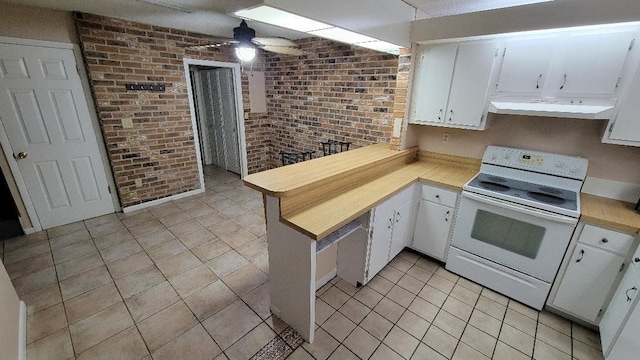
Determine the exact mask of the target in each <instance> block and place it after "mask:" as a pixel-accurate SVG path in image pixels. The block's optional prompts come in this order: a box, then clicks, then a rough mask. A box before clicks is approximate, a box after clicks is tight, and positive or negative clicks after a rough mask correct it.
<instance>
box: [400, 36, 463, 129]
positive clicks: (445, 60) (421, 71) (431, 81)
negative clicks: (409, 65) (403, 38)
mask: <svg viewBox="0 0 640 360" xmlns="http://www.w3.org/2000/svg"><path fill="white" fill-rule="evenodd" d="M457 49H458V46H457V45H456V44H453V45H434V46H423V45H421V46H419V47H418V54H419V58H418V63H417V64H416V65H417V66H416V70H415V74H414V77H413V79H414V80H413V96H412V98H411V106H412V113H411V115H412V116H411V120H412V122H417V123H421V122H436V123H442V122H444V119H445V117H444V112H445V110H446V107H447V99H448V97H449V86H450V85H451V77H452V76H453V67H454V63H455V60H456V52H457Z"/></svg>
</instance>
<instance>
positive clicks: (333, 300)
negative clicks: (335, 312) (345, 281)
mask: <svg viewBox="0 0 640 360" xmlns="http://www.w3.org/2000/svg"><path fill="white" fill-rule="evenodd" d="M320 299H322V300H323V301H324V302H326V303H327V304H329V305H330V306H331V307H333V308H334V309H339V308H340V307H342V305H344V303H346V302H347V300H349V295H347V293H345V292H344V291H342V290H340V289H339V288H337V287H335V286H332V287H330V288H329V290H327V291H326V292H324V293H323V294H322V295H320Z"/></svg>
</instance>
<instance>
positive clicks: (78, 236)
mask: <svg viewBox="0 0 640 360" xmlns="http://www.w3.org/2000/svg"><path fill="white" fill-rule="evenodd" d="M87 240H91V235H90V234H89V231H88V230H86V229H82V230H80V231H76V232H73V233H70V234H66V235H62V236H58V237H54V238H50V239H49V244H50V245H51V249H54V250H55V249H60V248H63V247H67V246H69V245H73V244H76V243H79V242H82V241H87Z"/></svg>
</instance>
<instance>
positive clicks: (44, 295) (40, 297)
mask: <svg viewBox="0 0 640 360" xmlns="http://www.w3.org/2000/svg"><path fill="white" fill-rule="evenodd" d="M20 300H22V301H24V302H25V304H26V305H27V315H31V314H33V313H36V312H38V311H40V310H44V309H46V308H48V307H51V306H53V305H56V304H59V303H61V302H62V295H61V294H60V286H58V284H57V283H53V284H51V285H49V286H46V287H43V288H42V289H40V290H36V291H33V292H30V293H29V294H26V295H23V296H21V297H20Z"/></svg>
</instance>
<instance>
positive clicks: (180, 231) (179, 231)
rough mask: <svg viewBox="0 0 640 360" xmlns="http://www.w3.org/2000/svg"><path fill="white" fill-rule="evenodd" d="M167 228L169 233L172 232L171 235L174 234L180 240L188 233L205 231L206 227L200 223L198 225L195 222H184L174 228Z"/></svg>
mask: <svg viewBox="0 0 640 360" xmlns="http://www.w3.org/2000/svg"><path fill="white" fill-rule="evenodd" d="M167 228H168V229H169V231H171V233H173V235H175V236H176V237H178V238H180V237H181V236H182V235H186V234H188V233H192V232H194V231H198V230H202V229H204V227H203V226H202V225H200V223H198V222H197V221H195V220H188V221H186V222H183V223H180V224H177V225H173V226H169V227H167ZM185 245H187V244H185ZM187 247H188V246H187Z"/></svg>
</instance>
